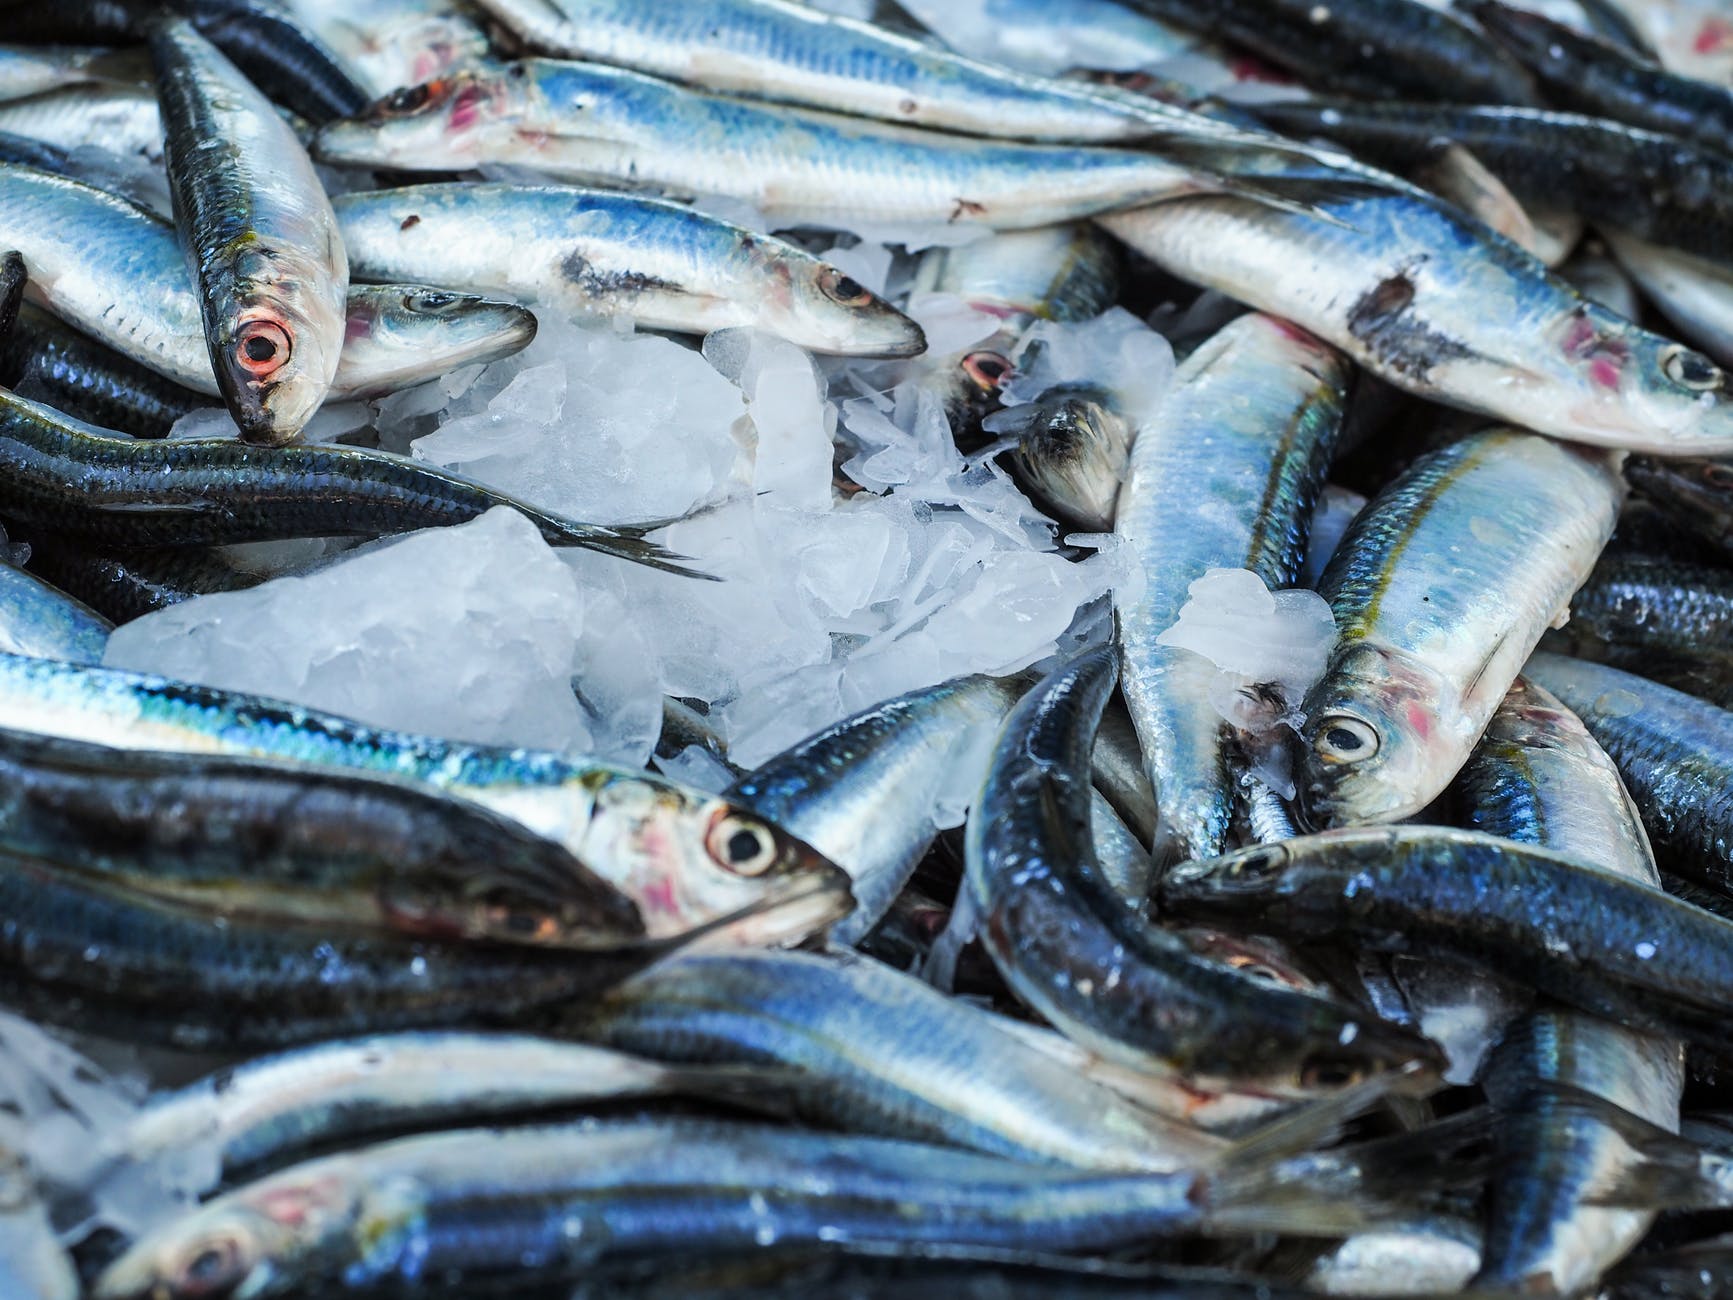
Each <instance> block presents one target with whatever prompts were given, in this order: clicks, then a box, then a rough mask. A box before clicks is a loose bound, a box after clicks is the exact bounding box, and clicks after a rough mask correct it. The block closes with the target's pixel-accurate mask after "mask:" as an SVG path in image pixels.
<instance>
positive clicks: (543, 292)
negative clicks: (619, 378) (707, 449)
mask: <svg viewBox="0 0 1733 1300" xmlns="http://www.w3.org/2000/svg"><path fill="white" fill-rule="evenodd" d="M335 208H336V213H337V220H338V222H339V224H340V225H341V227H342V232H343V242H344V245H345V247H346V248H347V249H348V251H349V261H350V270H351V271H352V273H353V274H354V276H355V277H356V278H357V279H359V280H382V281H387V282H409V283H425V284H439V285H443V286H445V287H446V288H448V289H462V290H466V291H471V292H480V293H493V294H503V295H506V296H509V297H512V298H515V299H517V300H519V301H523V302H528V303H534V304H536V305H538V306H542V307H547V308H552V309H555V310H559V311H564V312H566V313H569V314H571V315H581V316H600V317H612V316H625V317H630V318H631V319H633V320H635V321H637V322H638V323H639V324H640V325H643V326H646V327H648V328H652V329H669V330H680V331H684V332H688V333H695V334H706V333H709V332H710V331H712V330H718V329H728V328H731V327H735V326H745V327H749V328H757V329H764V330H769V331H771V332H773V333H776V334H780V335H781V336H783V337H784V338H787V339H789V340H790V341H791V342H794V343H797V344H799V345H801V346H802V347H809V348H812V349H814V350H816V351H820V352H828V353H840V354H843V355H855V356H910V355H913V354H915V353H917V352H919V351H920V350H921V349H922V347H923V346H924V340H923V339H922V336H921V330H920V327H919V326H917V325H916V324H915V323H914V322H913V321H911V320H909V319H908V317H906V316H904V315H903V314H902V313H901V312H899V311H897V310H896V309H895V308H894V307H892V306H891V305H890V304H889V303H887V302H885V301H884V300H883V299H881V298H879V297H878V295H876V294H874V293H871V292H869V291H868V290H866V289H865V288H863V287H862V286H861V285H859V284H858V283H856V282H855V281H854V280H852V279H850V278H849V277H848V276H846V275H844V274H843V273H842V272H841V271H839V270H837V269H836V268H835V267H833V266H830V265H828V264H827V263H825V262H823V261H821V260H820V259H819V258H816V257H814V256H812V255H811V254H810V253H807V252H805V251H803V250H801V249H799V248H796V247H795V246H794V245H792V244H788V243H785V242H784V241H782V240H780V239H775V238H773V237H771V236H769V235H760V234H754V233H753V232H751V231H748V230H744V229H742V228H741V227H739V226H736V225H733V224H731V223H729V222H726V221H720V220H718V219H716V218H715V217H710V216H706V215H705V214H703V213H700V212H694V211H693V210H691V209H690V208H684V207H680V206H678V205H676V204H672V203H665V202H662V201H660V200H657V199H649V198H643V197H640V196H635V195H625V194H614V193H608V192H606V191H601V190H583V189H576V188H571V187H567V186H530V185H506V184H449V185H416V186H411V187H408V188H405V189H396V190H372V191H366V192H362V193H356V194H350V195H345V196H343V197H341V198H339V199H337V200H336V202H335Z"/></svg>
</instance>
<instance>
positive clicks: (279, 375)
mask: <svg viewBox="0 0 1733 1300" xmlns="http://www.w3.org/2000/svg"><path fill="white" fill-rule="evenodd" d="M149 44H150V50H151V59H152V61H153V63H154V64H155V65H156V69H157V94H158V96H159V98H160V99H161V102H162V107H163V128H164V132H165V138H166V142H167V162H168V173H169V184H170V189H171V191H172V193H173V195H174V205H175V214H176V223H175V224H176V229H177V230H178V231H179V233H180V236H181V242H182V244H183V246H184V248H185V250H186V260H187V265H188V266H189V267H190V268H191V270H192V272H193V275H194V277H195V279H196V280H197V283H198V289H199V305H200V309H201V313H202V316H203V320H204V326H205V337H206V341H207V343H208V346H209V351H210V359H211V366H212V368H213V369H214V371H215V372H216V379H217V387H218V388H219V389H220V390H221V392H222V395H223V398H224V400H225V402H226V403H227V404H228V407H229V411H230V413H231V414H232V415H233V416H234V417H235V423H236V425H238V426H239V428H240V430H241V436H242V437H243V438H246V439H247V440H249V441H252V442H259V443H265V444H267V445H272V446H275V445H279V444H281V443H285V442H289V441H291V440H292V439H293V438H294V437H295V436H296V435H297V434H298V433H299V432H300V431H301V429H302V427H303V426H304V425H305V424H306V423H307V421H308V420H310V419H311V418H312V416H313V413H314V412H315V411H317V410H318V409H319V406H320V404H321V403H322V402H323V401H324V400H325V395H326V393H327V392H328V391H329V390H330V387H331V381H332V379H333V378H335V376H336V374H337V357H338V353H339V352H340V351H341V350H342V347H343V322H344V316H345V298H346V295H347V293H348V289H349V262H348V259H347V258H346V256H345V255H344V251H343V241H342V238H341V236H340V235H339V234H338V231H337V217H336V214H334V213H333V212H332V211H331V203H330V200H329V199H327V198H326V197H325V188H324V186H323V185H322V184H321V183H320V181H319V178H318V176H317V175H316V174H315V173H314V171H313V165H312V163H311V162H310V161H309V160H308V158H307V154H306V151H305V150H304V149H303V148H302V147H301V142H300V140H298V139H297V138H296V136H295V133H294V132H293V131H292V130H290V128H289V127H288V125H287V124H286V123H285V122H284V121H283V119H282V118H281V117H279V116H278V114H277V111H276V109H275V108H274V107H273V106H272V104H271V102H270V101H269V100H268V99H266V98H265V97H264V95H262V94H261V93H260V92H259V91H258V90H257V89H255V88H254V87H253V85H252V84H251V83H250V82H249V81H248V80H247V79H246V77H245V76H243V75H242V73H241V71H240V69H238V68H236V67H235V65H234V64H233V63H231V62H230V61H229V60H228V58H227V57H225V56H224V55H223V54H222V52H221V51H219V50H218V49H217V48H216V47H215V46H213V45H212V44H211V43H210V42H209V41H208V40H206V39H205V38H204V37H203V36H201V35H200V34H199V32H198V30H197V29H196V28H195V27H194V26H193V25H192V23H191V22H189V21H187V20H185V19H168V20H165V21H164V22H162V23H161V24H158V25H156V26H154V27H152V29H151V31H150V37H149Z"/></svg>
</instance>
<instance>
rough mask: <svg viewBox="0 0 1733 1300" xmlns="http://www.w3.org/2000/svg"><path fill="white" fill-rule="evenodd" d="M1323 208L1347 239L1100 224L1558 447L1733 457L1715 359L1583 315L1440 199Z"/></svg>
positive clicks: (1162, 221) (1193, 275) (1574, 299)
mask: <svg viewBox="0 0 1733 1300" xmlns="http://www.w3.org/2000/svg"><path fill="white" fill-rule="evenodd" d="M1320 206H1321V208H1322V210H1323V211H1324V212H1326V213H1328V214H1329V215H1330V216H1331V217H1334V218H1335V219H1336V221H1337V222H1339V223H1340V224H1331V223H1328V222H1323V221H1319V220H1317V219H1316V218H1312V217H1306V216H1301V215H1298V214H1294V213H1286V212H1275V211H1272V210H1269V209H1267V208H1265V209H1260V208H1258V207H1256V206H1255V205H1249V204H1245V203H1243V202H1242V201H1240V200H1237V199H1232V198H1197V199H1184V200H1180V201H1176V202H1173V203H1163V204H1159V205H1157V206H1155V207H1148V208H1143V209H1141V210H1139V211H1137V212H1127V213H1120V214H1117V215H1113V216H1109V217H1105V218H1103V219H1102V220H1103V224H1105V225H1106V226H1107V228H1108V229H1109V230H1111V231H1112V232H1113V233H1114V234H1116V235H1118V236H1119V237H1120V238H1121V239H1123V240H1125V241H1126V242H1127V243H1128V244H1130V245H1131V246H1132V247H1133V248H1135V249H1137V250H1138V251H1139V252H1141V253H1143V254H1145V255H1146V256H1148V257H1150V258H1153V259H1154V260H1155V261H1156V262H1157V263H1158V264H1159V265H1160V266H1162V267H1163V268H1164V269H1165V270H1167V271H1170V272H1172V273H1173V274H1175V275H1178V276H1181V277H1182V278H1184V279H1187V280H1190V281H1192V282H1194V283H1197V284H1202V285H1204V286H1206V287H1209V288H1213V289H1217V290H1220V291H1221V292H1222V293H1225V294H1227V295H1229V296H1230V297H1233V298H1237V299H1239V300H1240V301H1241V302H1244V303H1247V304H1248V305H1250V306H1253V307H1256V308H1257V309H1259V310H1260V311H1266V312H1269V313H1270V314H1271V315H1274V316H1280V317H1282V318H1284V319H1287V320H1290V321H1293V322H1294V323H1295V324H1296V325H1299V326H1300V327H1301V328H1303V329H1306V330H1310V331H1311V332H1312V333H1313V334H1315V335H1317V336H1318V337H1319V338H1321V339H1323V340H1324V341H1325V342H1328V343H1331V344H1334V345H1335V346H1336V347H1338V348H1340V349H1341V350H1342V351H1343V352H1345V353H1347V354H1348V356H1349V357H1350V358H1352V359H1353V360H1354V361H1356V362H1358V363H1360V364H1361V365H1363V366H1365V367H1366V368H1367V369H1368V370H1370V371H1371V372H1372V373H1373V374H1375V375H1377V376H1378V377H1379V378H1380V379H1383V380H1385V381H1386V382H1388V383H1390V384H1393V385H1394V386H1396V387H1397V388H1401V389H1404V390H1405V391H1407V392H1410V393H1414V394H1416V395H1418V396H1421V397H1425V398H1428V399H1429V400H1432V401H1437V402H1442V403H1443V404H1445V405H1447V406H1456V407H1460V408H1462V409H1463V410H1468V411H1476V412H1479V413H1481V414H1485V415H1490V416H1492V417H1494V418H1495V419H1500V420H1506V421H1509V422H1511V423H1513V424H1518V425H1521V426H1522V427H1524V428H1528V429H1533V430H1534V431H1536V432H1537V433H1548V434H1551V435H1553V436H1554V437H1558V438H1568V439H1573V440H1576V441H1580V442H1587V443H1593V444H1598V445H1601V446H1609V447H1622V448H1628V449H1630V450H1633V451H1646V452H1650V453H1652V454H1654V455H1658V456H1693V455H1695V456H1714V455H1726V454H1730V453H1733V389H1730V388H1729V387H1728V381H1727V376H1726V374H1725V373H1723V371H1722V370H1721V368H1720V367H1719V366H1717V365H1716V364H1715V363H1714V362H1713V361H1711V360H1710V359H1709V358H1708V357H1705V356H1703V355H1702V354H1701V353H1699V352H1694V351H1692V350H1691V349H1690V348H1688V347H1684V346H1682V345H1680V344H1678V343H1674V342H1671V341H1669V340H1667V339H1664V338H1661V337H1659V336H1657V335H1654V334H1650V333H1648V332H1647V331H1645V330H1641V329H1639V328H1637V327H1636V326H1635V325H1632V324H1631V323H1630V322H1629V321H1626V320H1623V319H1621V318H1619V317H1617V316H1614V315H1613V314H1612V313H1610V312H1608V311H1606V310H1605V309H1604V308H1600V307H1597V306H1595V305H1594V304H1592V303H1589V302H1587V301H1585V300H1584V299H1583V298H1582V297H1581V296H1580V295H1579V294H1578V293H1577V292H1576V291H1575V290H1573V289H1572V288H1570V286H1568V285H1567V284H1565V283H1564V282H1563V281H1562V280H1559V279H1557V278H1555V277H1554V276H1552V275H1550V274H1549V273H1548V272H1547V271H1546V269H1545V268H1544V267H1543V266H1541V264H1540V263H1539V262H1537V261H1535V260H1534V259H1533V258H1531V257H1529V256H1528V255H1527V254H1525V253H1523V252H1521V251H1520V250H1519V249H1517V248H1516V247H1514V246H1513V245H1511V244H1508V243H1506V242H1504V241H1503V240H1501V239H1499V238H1498V237H1497V236H1496V235H1493V234H1491V233H1490V232H1487V231H1485V230H1484V229H1483V228H1481V227H1479V226H1478V225H1475V224H1472V223H1470V222H1468V221H1466V220H1465V219H1463V218H1461V217H1458V216H1456V215H1453V213H1452V212H1451V211H1450V210H1449V209H1448V208H1447V207H1446V205H1444V204H1441V203H1439V202H1437V201H1436V200H1432V199H1428V198H1425V197H1423V196H1420V195H1417V194H1416V195H1375V196H1367V197H1364V198H1355V199H1340V200H1338V199H1325V200H1322V201H1321V203H1320ZM1517 322H1521V324H1520V325H1518V324H1517Z"/></svg>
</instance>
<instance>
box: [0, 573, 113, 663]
mask: <svg viewBox="0 0 1733 1300" xmlns="http://www.w3.org/2000/svg"><path fill="white" fill-rule="evenodd" d="M113 630H114V625H113V624H112V623H110V622H109V620H108V619H106V618H104V617H103V616H102V615H101V614H98V613H97V612H96V611H95V610H93V609H91V608H90V607H89V606H88V605H85V604H83V603H82V602H80V601H78V600H75V599H73V598H72V597H71V596H69V595H67V594H66V593H65V592H62V591H58V590H56V589H55V588H54V587H51V586H49V585H48V583H46V582H44V581H43V580H42V579H41V578H38V577H35V576H34V575H32V574H29V573H26V572H24V570H23V569H21V568H19V567H17V566H16V565H15V564H9V563H0V652H4V653H6V654H14V655H33V656H37V657H41V658H47V659H64V660H66V661H67V662H68V663H75V664H96V663H101V662H102V652H103V650H104V649H105V648H107V646H108V634H109V633H110V632H112V631H113Z"/></svg>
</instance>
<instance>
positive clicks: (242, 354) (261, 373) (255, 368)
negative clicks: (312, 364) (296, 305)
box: [235, 320, 293, 379]
mask: <svg viewBox="0 0 1733 1300" xmlns="http://www.w3.org/2000/svg"><path fill="white" fill-rule="evenodd" d="M292 351H293V347H292V345H291V344H290V342H289V333H288V331H287V330H285V329H284V328H283V327H282V326H281V325H278V324H276V323H275V322H273V321H268V320H254V321H248V322H247V323H246V324H245V325H243V326H241V331H240V336H239V337H238V338H237V339H236V340H235V363H236V364H237V365H238V366H240V368H241V369H242V370H244V371H246V372H247V373H248V374H249V375H252V376H253V377H254V378H256V379H263V378H265V377H266V376H268V375H270V374H272V373H274V372H275V371H277V370H280V369H282V367H283V366H284V365H285V364H286V363H287V362H288V360H289V354H290V353H291V352H292Z"/></svg>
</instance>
